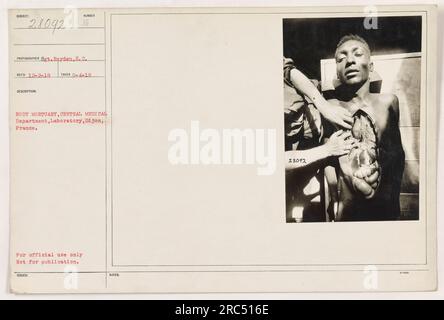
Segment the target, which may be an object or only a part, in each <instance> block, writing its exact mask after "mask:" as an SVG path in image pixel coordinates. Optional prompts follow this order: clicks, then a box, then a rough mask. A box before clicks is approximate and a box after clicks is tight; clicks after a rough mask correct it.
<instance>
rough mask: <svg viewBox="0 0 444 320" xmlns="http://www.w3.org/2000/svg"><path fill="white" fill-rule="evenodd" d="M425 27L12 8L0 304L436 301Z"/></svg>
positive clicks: (342, 16) (216, 12) (227, 11)
mask: <svg viewBox="0 0 444 320" xmlns="http://www.w3.org/2000/svg"><path fill="white" fill-rule="evenodd" d="M436 25H437V18H436V7H435V6H402V7H399V6H398V7H396V6H378V7H292V8H228V7H227V8H149V9H148V8H147V9H124V8H121V9H116V8H113V9H86V8H85V9H82V8H71V7H70V8H60V9H11V10H10V11H9V39H10V40H9V41H10V42H9V50H10V51H9V85H10V87H9V94H10V97H9V101H10V106H9V107H10V135H11V138H10V144H11V147H10V150H11V156H10V163H11V171H10V178H11V183H10V188H11V192H10V193H11V197H10V211H11V212H10V220H11V243H10V290H11V292H14V293H17V294H21V293H136V292H137V293H138V292H146V293H243V292H258V293H261V292H262V293H264V292H265V293H269V292H270V293H272V292H280V293H282V292H351V291H353V292H357V291H359V292H360V291H363V292H367V291H373V292H383V291H432V290H435V289H436V285H437V275H436V165H437V156H436V152H437V150H436V149H437V147H436V136H437V123H436V119H437V117H436V115H437V101H436V85H437V75H436V67H437V60H436V55H437V47H436V46H437V45H436V42H437V34H436Z"/></svg>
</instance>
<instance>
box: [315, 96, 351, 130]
mask: <svg viewBox="0 0 444 320" xmlns="http://www.w3.org/2000/svg"><path fill="white" fill-rule="evenodd" d="M316 108H317V109H318V110H319V112H320V113H321V114H322V115H323V116H324V118H325V119H327V120H328V121H330V122H331V123H333V124H335V125H337V126H339V127H341V128H344V129H351V127H352V126H351V125H352V124H353V117H352V115H351V114H350V112H349V111H348V110H346V109H344V108H342V107H341V106H338V105H335V104H332V103H330V102H328V101H325V102H323V103H321V104H319V105H316Z"/></svg>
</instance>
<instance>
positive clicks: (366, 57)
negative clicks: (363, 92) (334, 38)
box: [335, 40, 373, 85]
mask: <svg viewBox="0 0 444 320" xmlns="http://www.w3.org/2000/svg"><path fill="white" fill-rule="evenodd" d="M335 59H336V72H337V75H338V79H339V81H340V82H341V83H342V84H346V85H354V84H359V83H364V82H365V81H367V80H368V77H369V74H370V72H371V71H373V62H371V61H370V52H369V51H368V50H367V48H366V46H365V45H364V44H363V43H361V42H360V41H356V40H349V41H346V42H344V43H343V44H342V45H341V46H340V47H339V48H338V49H337V50H336V56H335Z"/></svg>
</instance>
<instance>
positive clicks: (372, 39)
mask: <svg viewBox="0 0 444 320" xmlns="http://www.w3.org/2000/svg"><path fill="white" fill-rule="evenodd" d="M363 21H364V19H363V18H322V19H284V22H283V31H284V56H285V57H287V58H292V59H293V60H294V62H295V64H296V65H297V67H298V68H299V69H300V70H301V71H303V72H304V73H305V74H306V75H307V76H308V77H309V78H312V79H318V80H319V79H320V77H321V75H320V66H319V65H320V64H319V61H320V60H321V59H327V58H333V57H334V52H335V50H336V45H337V43H338V41H339V39H341V37H342V36H344V35H347V34H350V33H353V34H358V35H360V36H361V37H363V38H364V39H365V40H366V41H367V42H368V44H369V46H370V49H371V50H372V55H380V54H391V53H406V52H420V51H421V17H419V16H412V17H378V29H369V30H367V29H365V28H364V23H363Z"/></svg>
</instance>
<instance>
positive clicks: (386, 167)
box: [331, 94, 404, 221]
mask: <svg viewBox="0 0 444 320" xmlns="http://www.w3.org/2000/svg"><path fill="white" fill-rule="evenodd" d="M331 101H332V102H333V103H336V104H339V105H341V106H342V107H344V108H346V109H347V110H348V111H350V113H351V114H352V115H355V117H357V116H358V114H359V116H360V117H362V118H363V119H367V123H368V125H367V126H368V127H371V128H372V130H371V131H373V132H374V137H375V140H376V141H375V152H368V153H367V158H368V157H370V158H372V157H374V159H370V160H368V161H369V163H371V164H372V165H373V166H377V168H378V170H380V173H381V178H380V182H379V185H378V186H377V187H376V189H375V190H373V191H374V192H369V191H370V190H371V188H370V187H368V188H365V187H364V188H356V183H355V182H356V181H357V179H356V177H355V176H356V175H354V173H355V172H356V168H353V162H352V160H351V158H350V157H349V155H344V156H342V157H340V158H339V159H338V165H337V166H336V172H337V178H338V198H339V199H338V201H339V204H338V217H337V220H353V221H359V220H393V219H397V218H398V217H399V215H400V208H399V192H400V184H401V179H402V173H403V171H404V151H403V149H402V144H401V137H400V132H399V127H398V121H399V111H398V109H397V108H398V101H397V98H396V96H394V95H392V94H368V95H366V97H365V99H362V98H359V97H355V98H353V99H352V100H350V101H341V100H339V99H332V100H331ZM359 110H360V111H359ZM353 130H355V128H353V129H352V132H353ZM365 134H367V136H368V133H365ZM370 136H371V135H370ZM370 140H371V138H370ZM370 143H371V141H370ZM368 154H370V156H368ZM358 158H359V157H358ZM360 158H361V159H362V158H365V157H362V155H361V157H360ZM363 184H365V183H364V182H363Z"/></svg>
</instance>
